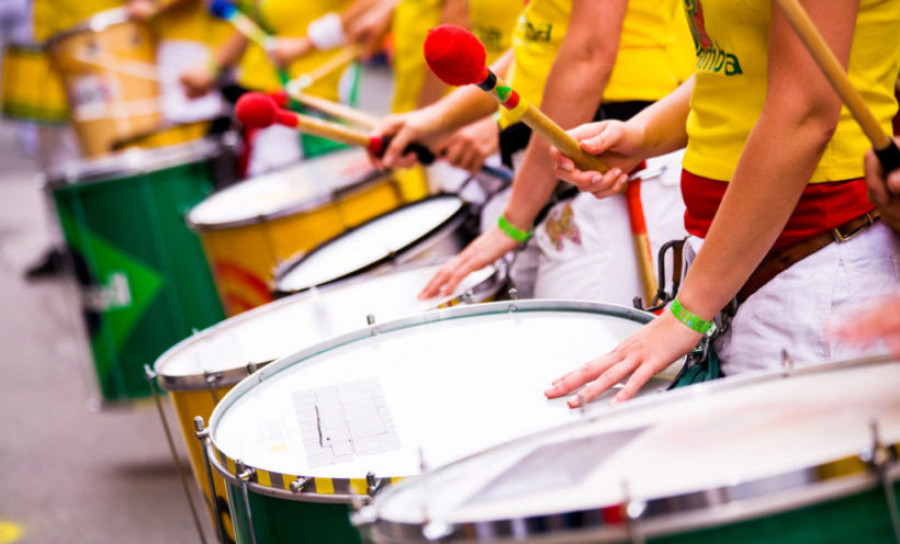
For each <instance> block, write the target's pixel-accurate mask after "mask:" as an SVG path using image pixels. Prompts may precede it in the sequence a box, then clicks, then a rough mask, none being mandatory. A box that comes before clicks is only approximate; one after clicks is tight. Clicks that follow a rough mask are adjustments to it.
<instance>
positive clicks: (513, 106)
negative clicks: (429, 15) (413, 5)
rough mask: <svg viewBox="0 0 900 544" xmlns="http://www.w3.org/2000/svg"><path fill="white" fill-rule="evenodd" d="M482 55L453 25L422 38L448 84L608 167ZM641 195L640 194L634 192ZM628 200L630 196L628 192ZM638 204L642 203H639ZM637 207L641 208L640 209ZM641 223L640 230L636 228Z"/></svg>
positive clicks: (638, 253) (583, 164) (570, 153)
mask: <svg viewBox="0 0 900 544" xmlns="http://www.w3.org/2000/svg"><path fill="white" fill-rule="evenodd" d="M485 58H486V53H485V49H484V45H483V44H482V43H481V42H480V41H479V40H478V38H476V37H475V36H474V35H473V34H472V33H471V32H469V31H468V30H466V29H464V28H462V27H458V26H455V25H447V24H445V25H440V26H438V27H436V28H434V29H432V30H431V31H430V32H429V33H428V37H427V38H426V39H425V62H427V63H428V67H429V68H431V71H432V72H434V73H435V75H436V76H438V78H440V79H441V80H442V81H443V82H444V83H447V84H448V85H456V86H458V85H470V84H471V85H477V86H478V87H479V88H480V89H482V90H484V91H486V92H487V93H488V94H490V95H491V96H493V97H494V99H495V100H497V102H499V103H500V105H502V106H503V107H504V108H506V109H508V110H509V111H510V112H512V113H513V114H514V115H516V116H517V117H518V118H519V119H521V120H522V122H523V123H525V124H526V125H528V126H529V127H531V129H532V130H533V131H534V132H536V133H537V134H540V135H541V136H542V137H543V138H544V139H545V140H547V141H548V142H550V143H551V144H553V145H554V146H556V148H557V149H559V150H560V151H561V152H562V153H563V154H564V155H566V156H567V157H569V158H570V159H572V161H573V162H574V163H575V165H576V166H578V168H580V169H582V170H594V171H597V172H601V173H602V172H606V171H608V170H609V166H607V165H606V163H605V162H603V161H602V160H601V159H600V158H599V157H596V156H594V155H591V154H589V153H587V152H586V151H585V150H583V149H582V148H581V145H579V143H578V142H576V141H575V139H574V138H572V137H571V136H569V135H568V134H567V133H566V131H564V130H563V129H562V127H560V126H559V125H557V124H556V123H555V122H554V121H553V120H552V119H550V118H549V117H547V116H546V115H545V114H544V113H543V112H542V111H541V110H539V109H538V108H536V107H535V106H533V105H531V104H529V103H528V101H526V100H525V99H523V98H522V97H521V96H519V94H518V93H517V92H516V91H515V89H513V88H511V87H510V86H509V85H508V84H507V83H506V82H505V81H503V80H502V79H500V78H499V77H497V75H496V74H494V73H493V72H492V71H491V70H490V68H488V67H487V66H485ZM637 197H638V198H640V193H639V192H638V193H637ZM626 200H628V196H627V195H626ZM631 204H632V205H630V206H629V221H630V222H631V227H632V237H633V242H634V251H635V257H636V258H637V261H638V270H639V273H640V276H641V284H642V286H643V290H644V297H645V302H646V303H647V304H649V303H650V301H652V300H653V297H654V296H655V295H656V291H657V281H656V274H655V273H654V271H653V258H652V255H651V252H650V246H649V242H648V241H647V232H646V231H647V229H646V224H645V222H644V220H643V211H642V210H641V213H640V217H632V216H631V214H632V213H636V211H637V210H634V208H635V206H634V196H632V198H631ZM638 204H640V202H639V201H638ZM638 210H640V208H639V207H638ZM641 226H643V228H642V229H641V228H639V227H641Z"/></svg>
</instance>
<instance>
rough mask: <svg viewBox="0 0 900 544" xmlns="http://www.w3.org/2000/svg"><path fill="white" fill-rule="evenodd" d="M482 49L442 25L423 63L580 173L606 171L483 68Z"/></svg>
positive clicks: (473, 40) (434, 33)
mask: <svg viewBox="0 0 900 544" xmlns="http://www.w3.org/2000/svg"><path fill="white" fill-rule="evenodd" d="M485 58H486V53H485V49H484V45H483V44H482V43H481V42H480V41H479V40H478V38H476V37H475V35H474V34H472V33H471V32H469V31H468V30H466V29H464V28H462V27H459V26H456V25H449V24H444V25H440V26H438V27H435V28H433V29H431V30H430V31H429V32H428V37H427V38H426V39H425V62H427V63H428V67H429V68H431V71H432V72H434V74H435V75H436V76H438V78H439V79H440V80H441V81H443V82H444V83H447V84H448V85H455V86H459V85H468V84H472V85H477V86H478V87H479V88H480V89H482V90H484V91H486V92H487V93H488V94H490V95H491V96H492V97H494V99H495V100H496V101H497V102H499V103H500V105H502V106H503V107H504V108H506V109H508V110H509V111H510V112H511V113H512V114H513V115H515V116H516V117H518V118H520V119H521V120H522V122H523V123H525V124H526V125H528V126H529V127H531V129H532V130H533V131H535V132H536V133H538V134H540V135H541V136H542V137H543V138H544V139H545V140H547V141H548V142H550V143H551V144H553V145H554V146H556V147H557V148H558V149H559V150H560V151H562V152H563V154H565V155H566V156H567V157H570V158H571V159H572V160H573V161H574V162H575V164H576V165H578V167H579V168H581V169H582V170H595V171H597V172H606V171H607V170H609V167H608V166H607V165H606V163H604V162H603V161H602V160H600V159H599V158H597V157H595V156H593V155H591V154H589V153H587V152H585V151H584V150H583V149H581V146H580V145H579V144H578V142H576V141H575V139H574V138H572V137H571V136H569V135H568V134H566V132H565V131H564V130H563V129H562V128H561V127H560V126H559V125H557V124H556V123H555V122H554V121H553V120H552V119H550V118H549V117H547V116H546V115H545V114H544V113H543V112H542V111H541V110H539V109H538V108H536V107H535V106H533V105H531V104H529V103H528V101H526V100H525V99H523V98H522V97H521V96H519V93H517V92H516V91H515V89H512V88H511V87H510V86H509V85H507V84H506V82H505V81H503V80H502V79H500V78H499V77H497V75H496V74H494V72H492V71H491V69H490V68H488V67H487V66H485V64H484V63H485Z"/></svg>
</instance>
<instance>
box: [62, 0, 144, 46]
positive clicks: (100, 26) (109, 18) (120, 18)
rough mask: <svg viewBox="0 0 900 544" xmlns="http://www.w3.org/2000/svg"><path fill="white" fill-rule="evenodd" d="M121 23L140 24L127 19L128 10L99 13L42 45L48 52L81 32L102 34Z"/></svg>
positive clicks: (114, 9)
mask: <svg viewBox="0 0 900 544" xmlns="http://www.w3.org/2000/svg"><path fill="white" fill-rule="evenodd" d="M123 23H135V24H140V23H138V22H137V21H133V20H132V19H130V18H129V17H128V10H127V9H126V8H124V7H121V8H112V9H108V10H104V11H100V12H97V13H95V14H93V15H92V16H90V17H88V18H87V19H86V20H84V21H82V22H80V23H77V24H75V26H72V27H70V28H67V29H66V30H62V31H60V32H57V33H56V34H54V35H52V36H50V37H49V38H47V40H46V41H45V42H44V45H45V46H46V48H47V50H48V51H50V50H52V49H53V48H54V47H55V46H56V45H57V44H58V43H59V42H61V41H63V40H65V39H66V38H69V37H71V36H75V35H77V34H81V33H82V32H102V31H104V30H106V29H107V28H109V27H111V26H115V25H120V24H123ZM148 30H149V27H148ZM52 54H53V53H52V52H51V55H52Z"/></svg>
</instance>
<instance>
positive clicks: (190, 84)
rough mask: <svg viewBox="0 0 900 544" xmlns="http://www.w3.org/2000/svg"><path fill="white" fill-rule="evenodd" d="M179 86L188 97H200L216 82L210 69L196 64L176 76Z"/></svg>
mask: <svg viewBox="0 0 900 544" xmlns="http://www.w3.org/2000/svg"><path fill="white" fill-rule="evenodd" d="M178 81H179V82H180V83H181V86H182V87H184V94H185V96H187V97H188V98H200V97H201V96H203V95H205V94H206V93H208V92H209V91H210V89H212V87H213V85H214V84H215V83H216V75H215V74H214V73H212V71H210V69H209V68H208V67H207V66H205V65H204V66H197V67H195V68H191V69H190V70H187V71H185V72H182V74H181V76H179V77H178Z"/></svg>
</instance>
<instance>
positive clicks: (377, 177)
mask: <svg viewBox="0 0 900 544" xmlns="http://www.w3.org/2000/svg"><path fill="white" fill-rule="evenodd" d="M327 157H328V155H323V157H322V158H323V159H324V158H327ZM316 159H318V157H316V158H313V159H307V160H306V161H305V162H306V163H309V162H311V161H314V160H316ZM300 164H303V163H300ZM296 166H297V165H296V164H295V165H291V166H289V167H287V168H285V169H284V170H288V169H291V168H294V167H296ZM279 171H280V170H275V171H272V172H267V173H265V174H261V175H260V176H255V177H252V178H248V179H245V180H243V181H240V182H238V183H236V184H234V185H229V186H228V187H222V188H220V189H216V190H215V191H213V192H211V193H210V194H209V195H207V197H206V198H204V199H203V201H201V202H199V203H198V204H197V205H196V206H194V207H193V208H191V209H190V210H189V211H188V213H187V214H186V215H185V220H186V221H187V224H188V226H189V227H190V228H191V229H192V230H195V231H197V232H207V231H216V230H226V229H233V228H236V227H246V226H249V225H260V224H262V223H266V222H268V221H272V220H275V219H280V218H282V217H288V216H291V215H294V214H298V213H302V212H307V211H310V210H315V209H316V208H319V207H321V206H323V205H325V204H330V203H332V202H337V201H338V200H340V199H341V198H343V197H344V196H349V195H352V194H354V193H357V192H359V191H360V190H362V189H365V188H368V187H369V186H372V185H375V184H377V183H378V182H380V181H388V182H390V181H392V180H393V178H392V177H391V175H390V173H389V172H381V171H379V170H376V169H374V168H373V169H372V170H371V171H369V172H367V173H366V174H364V175H362V176H360V177H359V178H358V179H355V180H354V181H352V182H350V183H348V184H347V185H344V186H341V187H338V188H336V189H333V190H331V191H329V192H327V193H324V194H322V195H321V196H318V197H315V198H310V199H303V200H300V201H296V202H292V203H288V204H284V205H283V206H281V207H280V208H278V209H277V210H275V211H272V212H268V213H262V214H257V215H254V216H252V217H245V218H242V219H230V220H227V221H217V222H215V223H206V222H197V221H194V220H193V219H192V218H191V215H193V211H194V210H195V209H197V208H198V207H199V206H201V205H202V204H203V203H204V202H205V201H207V200H208V199H212V198H214V197H216V196H217V195H219V194H221V193H223V192H225V191H228V190H229V189H232V188H234V187H236V186H238V185H241V184H243V183H250V182H252V181H253V180H254V179H258V178H261V177H266V176H270V175H273V174H277V173H278V172H279Z"/></svg>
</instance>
